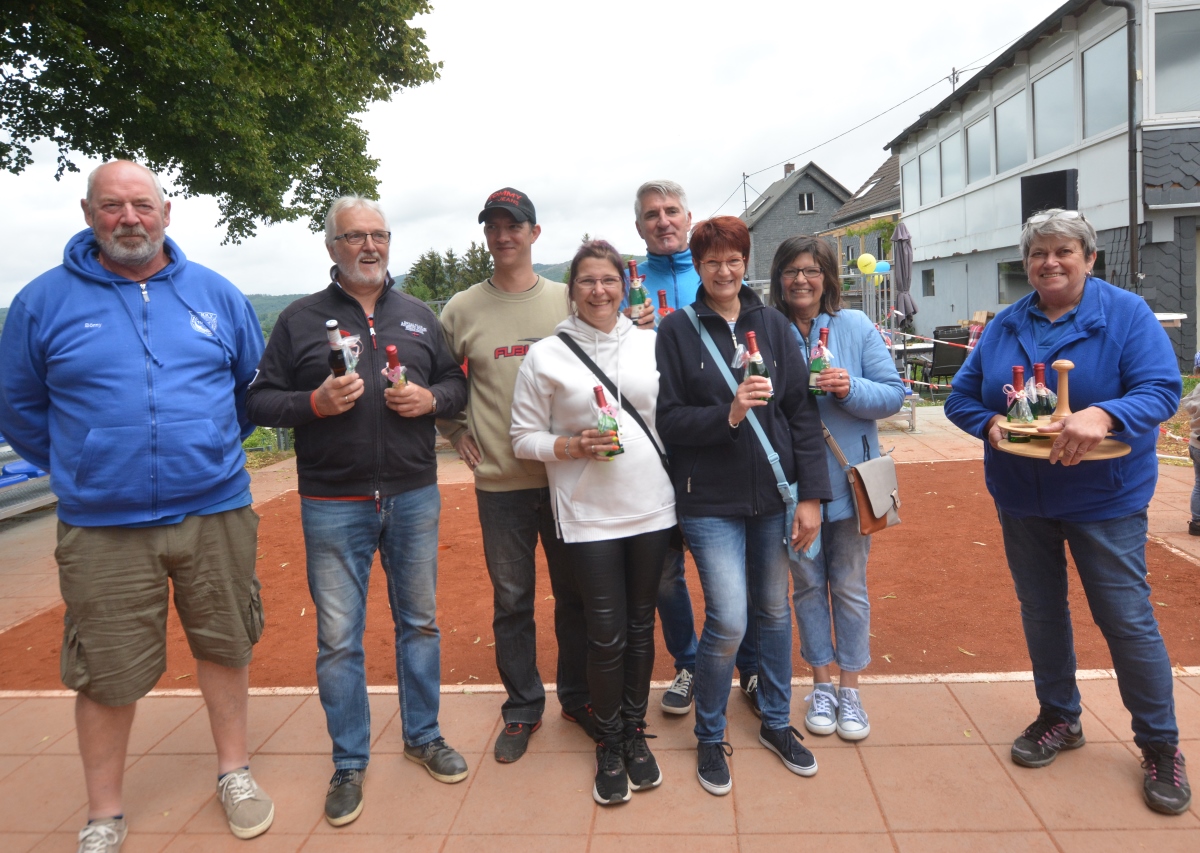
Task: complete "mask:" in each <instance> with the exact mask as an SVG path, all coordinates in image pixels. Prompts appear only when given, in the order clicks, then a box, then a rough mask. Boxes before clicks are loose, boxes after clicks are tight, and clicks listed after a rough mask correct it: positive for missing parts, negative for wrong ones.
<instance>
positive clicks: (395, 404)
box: [383, 382, 435, 418]
mask: <svg viewBox="0 0 1200 853" xmlns="http://www.w3.org/2000/svg"><path fill="white" fill-rule="evenodd" d="M383 401H384V403H385V404H386V405H387V407H388V408H389V409H391V410H392V411H393V412H395V413H396V414H398V415H399V416H400V417H402V418H419V417H423V416H424V415H432V414H433V413H434V410H435V406H434V398H433V392H432V391H430V390H429V389H428V388H422V387H421V386H420V385H417V384H416V383H414V382H405V383H404V384H403V385H401V386H399V387H398V388H396V387H393V388H387V389H385V390H384V392H383Z"/></svg>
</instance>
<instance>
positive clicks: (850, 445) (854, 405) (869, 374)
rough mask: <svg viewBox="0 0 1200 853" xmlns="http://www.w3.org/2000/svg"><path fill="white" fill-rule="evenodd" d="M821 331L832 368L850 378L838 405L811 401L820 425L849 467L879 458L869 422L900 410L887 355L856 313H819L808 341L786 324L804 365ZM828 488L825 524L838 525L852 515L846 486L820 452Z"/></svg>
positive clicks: (900, 395) (900, 391)
mask: <svg viewBox="0 0 1200 853" xmlns="http://www.w3.org/2000/svg"><path fill="white" fill-rule="evenodd" d="M822 327H828V328H829V350H830V352H832V353H833V365H834V367H840V368H842V369H844V370H845V371H847V372H848V373H849V374H850V393H849V394H847V395H846V398H845V399H843V400H839V399H838V398H837V397H834V396H833V395H832V394H826V395H824V396H822V397H817V408H818V409H820V411H821V421H822V422H823V423H824V424H825V426H826V427H828V428H829V432H830V433H831V434H832V435H833V437H834V439H835V440H836V441H837V443H838V446H839V447H841V449H842V453H843V454H844V455H845V457H846V461H847V462H849V463H850V464H851V465H855V464H857V463H859V462H865V461H866V460H868V459H874V458H875V457H877V456H878V455H879V430H878V429H877V428H876V426H875V422H876V421H877V420H879V419H880V418H886V417H889V416H891V415H894V414H896V412H898V411H900V407H901V406H902V405H904V383H903V382H902V381H901V379H900V374H899V373H897V371H896V365H895V364H894V363H893V362H892V355H891V353H890V352H888V348H887V347H886V346H885V345H884V343H883V337H882V336H881V335H880V334H879V330H878V329H876V328H875V324H874V323H872V322H871V320H870V318H869V317H867V315H866V314H864V313H863V312H861V311H855V310H853V309H850V308H843V309H842V310H841V311H838V312H837V314H835V315H833V316H832V317H830V316H829V315H828V314H824V313H822V314H819V315H818V316H817V317H816V318H815V319H814V320H813V322H812V326H811V327H810V328H809V334H808V340H807V341H806V340H805V339H804V336H803V335H801V334H800V330H799V329H797V328H796V326H795V324H793V325H792V327H791V328H792V335H793V336H794V337H795V338H796V342H797V343H798V344H799V345H800V349H801V352H803V353H804V355H805V358H806V360H807V358H808V353H809V352H810V351H811V349H812V346H813V344H815V343H816V342H817V341H818V340H819V339H820V335H821V329H822ZM825 461H826V463H827V464H828V467H829V484H830V486H831V487H832V488H833V500H832V501H831V502H829V503H828V504H825V507H824V509H825V517H824V520H825V521H841V520H842V519H845V518H850V517H851V516H853V515H854V503H853V498H852V497H851V494H850V481H849V480H848V479H847V478H846V473H845V471H843V470H842V465H841V463H840V462H838V461H837V459H836V458H834V455H833V452H832V451H830V450H828V449H827V450H826V453H825Z"/></svg>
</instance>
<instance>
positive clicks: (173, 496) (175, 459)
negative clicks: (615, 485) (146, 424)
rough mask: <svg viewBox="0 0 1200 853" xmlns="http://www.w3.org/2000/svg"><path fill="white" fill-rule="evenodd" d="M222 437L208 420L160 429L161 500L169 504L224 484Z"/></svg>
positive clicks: (160, 427) (159, 490)
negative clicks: (218, 484)
mask: <svg viewBox="0 0 1200 853" xmlns="http://www.w3.org/2000/svg"><path fill="white" fill-rule="evenodd" d="M223 457H224V454H223V453H222V452H221V434H220V432H219V431H218V430H217V425H216V424H215V423H213V422H212V421H211V420H210V419H208V418H203V419H197V420H194V421H176V422H174V423H168V424H161V425H160V426H159V428H158V460H157V461H158V471H157V472H156V473H157V474H158V499H159V501H160V502H169V501H173V500H178V499H180V498H183V497H187V496H190V495H195V494H197V493H198V492H204V491H206V490H207V489H208V488H210V487H211V486H214V485H216V484H217V483H219V482H221V480H222V477H223V474H224V471H223V470H222V468H223V466H222V464H221V463H222V460H223Z"/></svg>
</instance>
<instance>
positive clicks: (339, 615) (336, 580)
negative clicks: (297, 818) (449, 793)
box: [246, 196, 467, 826]
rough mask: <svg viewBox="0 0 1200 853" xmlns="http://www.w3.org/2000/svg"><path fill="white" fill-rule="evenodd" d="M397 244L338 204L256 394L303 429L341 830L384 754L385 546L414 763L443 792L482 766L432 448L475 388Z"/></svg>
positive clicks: (275, 338)
mask: <svg viewBox="0 0 1200 853" xmlns="http://www.w3.org/2000/svg"><path fill="white" fill-rule="evenodd" d="M390 244H391V231H389V230H388V225H387V220H386V219H385V218H384V215H383V210H382V209H381V208H380V206H379V205H378V204H377V203H376V202H374V201H371V200H369V199H365V198H362V197H359V196H347V197H343V198H340V199H338V200H337V201H335V202H334V203H333V204H332V205H331V206H330V208H329V213H328V215H327V216H326V218H325V246H326V248H327V249H328V251H329V256H330V257H331V258H332V259H333V261H334V264H335V265H334V267H333V269H332V270H331V275H332V278H333V281H332V282H331V283H330V284H329V286H328V287H326V288H325V289H324V290H322V291H320V292H319V293H315V294H313V295H311V296H306V297H304V298H303V299H298V300H296V301H295V302H293V303H292V304H291V305H289V306H288V307H287V308H285V309H284V310H283V312H282V313H281V314H280V315H279V320H278V321H277V322H276V324H275V328H274V329H273V330H272V332H271V340H270V341H269V342H268V343H267V349H266V352H265V353H264V354H263V358H262V362H261V363H260V365H259V372H258V376H257V377H255V379H254V382H253V383H252V384H251V385H250V389H249V391H248V393H247V397H246V406H247V408H248V410H249V412H250V417H251V420H253V421H254V423H257V424H260V425H262V426H271V427H294V428H295V430H296V470H297V474H298V475H299V491H300V505H301V510H300V512H301V515H300V518H301V523H302V525H303V528H304V547H305V551H306V552H307V556H308V588H309V592H310V593H311V594H312V597H313V603H314V604H315V605H316V610H317V614H316V615H317V688H318V690H319V692H320V695H321V705H322V706H323V707H324V708H325V720H326V725H327V728H328V730H329V736H330V738H331V739H332V741H333V767H334V772H333V778H332V779H331V780H330V783H329V789H328V791H327V793H326V796H325V819H326V820H327V821H328V822H329V823H330V824H332V825H333V826H343V825H345V824H348V823H350V822H351V821H353V820H354V819H355V818H357V817H358V816H359V814H360V813H361V812H362V808H363V778H364V774H365V771H366V768H367V763H368V761H369V759H370V752H371V717H370V706H369V705H368V703H367V681H366V669H365V666H364V658H363V631H364V629H365V628H366V607H367V588H368V583H369V580H370V574H371V562H372V560H373V559H374V557H375V552H376V551H379V553H380V556H381V558H382V562H383V570H384V573H385V574H386V575H387V586H388V601H389V602H390V604H391V608H392V619H393V621H394V622H395V626H396V635H395V637H396V638H395V651H396V672H397V673H398V675H399V678H398V680H399V698H400V720H401V723H402V730H403V736H404V754H405V756H406V757H408V758H409V759H411V760H412V761H415V762H417V763H418V764H421V765H423V766H424V767H425V769H426V770H428V771H429V773H430V775H432V776H433V778H435V779H437V780H438V781H439V782H459V781H461V780H463V779H465V778H466V776H467V763H466V762H465V761H464V760H463V758H462V756H460V755H459V754H458V753H457V752H455V751H454V750H453V749H452V748H450V746H448V745H447V744H446V741H445V740H444V739H443V738H442V733H441V730H440V728H439V726H438V708H439V698H440V687H441V637H440V635H439V633H438V627H437V602H436V600H435V596H434V591H435V588H436V586H437V547H438V543H437V539H438V517H439V514H440V510H441V498H440V496H439V492H438V487H437V458H436V456H435V455H434V449H433V444H434V426H433V423H434V417H435V415H436V416H438V417H441V416H443V415H444V416H446V417H453V416H454V415H456V414H458V412H459V411H460V410H461V409H462V408H463V406H464V405H466V400H467V383H466V377H465V376H464V375H463V372H462V369H461V368H460V367H459V365H458V363H457V362H456V361H455V360H454V358H453V357H452V356H451V354H450V350H449V349H448V348H447V346H446V343H445V340H444V339H443V336H442V327H441V325H440V324H439V323H438V320H437V318H436V317H435V316H434V315H433V312H432V311H430V310H429V308H428V307H426V305H425V303H423V302H421V301H419V300H417V299H414V298H413V297H411V296H409V295H408V294H407V293H404V292H403V291H401V290H398V289H396V288H395V287H394V282H393V280H392V277H391V276H390V275H389V274H388V271H387V262H388V250H389V248H390ZM330 322H332V323H334V329H335V331H334V333H335V334H338V333H339V331H338V330H340V335H341V340H342V341H344V342H345V343H346V344H347V346H346V347H340V348H341V349H342V350H343V352H345V353H347V354H349V355H351V356H352V355H353V354H357V355H358V363H357V365H354V364H351V363H350V362H351V361H353V357H351V358H349V359H348V360H347V367H348V368H349V369H348V370H347V371H346V372H345V375H343V376H335V375H333V373H332V372H331V370H330V358H329V357H330V353H331V351H332V349H331V346H330V342H329V339H328V338H327V336H326V330H327V325H326V324H327V323H330ZM352 338H357V341H356V342H354V341H352V340H351V339H352ZM389 345H391V346H395V347H396V351H397V355H398V356H399V360H400V363H401V365H403V366H404V368H405V370H406V374H405V376H404V377H403V381H401V382H398V383H397V382H396V381H395V380H396V379H398V378H399V377H397V376H396V375H394V374H393V375H392V376H390V377H386V376H384V375H383V373H384V371H386V370H387V369H388V368H387V364H388V360H387V357H386V355H385V353H386V350H387V348H388V347H389Z"/></svg>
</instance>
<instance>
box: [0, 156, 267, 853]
mask: <svg viewBox="0 0 1200 853" xmlns="http://www.w3.org/2000/svg"><path fill="white" fill-rule="evenodd" d="M82 206H83V215H84V219H85V221H86V222H87V224H88V226H89V227H88V228H87V229H85V230H84V231H81V232H79V233H78V234H76V235H75V236H74V237H72V238H71V240H70V242H68V244H67V248H66V251H65V252H64V256H63V264H62V266H59V267H56V268H54V269H52V270H50V271H49V272H47V273H45V274H43V275H41V276H39V277H38V278H36V279H34V281H33V282H31V283H30V284H29V285H28V286H26V287H25V288H24V289H23V290H22V291H21V292H20V293H19V294H18V295H17V297H16V299H15V300H13V303H12V306H11V308H10V309H9V312H8V320H7V322H6V323H5V327H4V334H3V337H0V399H2V402H3V405H0V430H2V431H3V433H4V435H5V436H6V437H7V438H8V441H9V443H10V444H11V445H12V447H13V449H14V450H16V451H17V453H18V454H20V455H21V457H22V458H24V459H26V460H27V461H29V462H32V463H33V464H35V465H37V466H38V467H39V468H43V469H45V470H47V471H49V472H50V475H51V477H52V478H53V484H54V491H55V494H57V495H58V499H59V503H58V517H59V525H58V548H57V550H56V552H55V556H56V558H57V560H58V566H59V583H60V587H61V589H62V596H63V600H64V601H65V602H66V605H67V610H66V616H65V618H64V634H63V648H62V658H61V669H62V680H63V683H64V684H65V685H66V686H67V687H69V688H71V689H72V690H76V691H78V695H77V697H76V703H75V723H76V730H77V733H78V736H79V753H80V757H81V758H82V759H83V771H84V778H85V781H86V784H87V792H88V824H87V826H85V827H84V828H83V830H81V831H80V833H79V849H80V850H85V849H86V850H88V851H106V853H113V852H114V851H116V850H119V849H120V846H121V842H122V841H123V840H124V838H125V832H126V824H125V819H124V816H123V814H124V807H123V804H122V801H121V786H122V781H123V777H124V767H125V752H126V747H127V744H128V741H129V732H130V727H131V725H132V723H133V717H134V709H135V707H136V703H137V700H138V699H139V698H141V697H142V696H144V695H146V693H148V692H149V691H150V690H151V688H153V687H154V685H155V683H156V682H157V681H158V679H159V677H160V676H161V675H162V674H163V672H165V670H166V617H167V596H168V592H169V588H168V583H167V581H168V579H170V581H171V585H172V586H173V587H174V598H175V607H176V610H177V611H178V614H179V617H180V621H181V622H182V623H183V627H184V631H185V633H186V634H187V638H188V644H189V646H190V647H191V651H192V655H193V656H194V657H195V658H196V666H197V681H198V683H199V685H200V690H201V693H203V695H204V701H205V705H206V706H207V709H208V716H209V722H210V723H211V726H212V731H213V739H214V741H215V742H216V747H217V772H218V774H219V775H218V782H217V793H218V799H219V800H220V802H221V804H222V806H223V807H224V809H225V814H226V818H227V820H228V822H229V827H230V829H231V830H232V831H233V833H234V835H236V836H238V837H239V838H253V837H254V836H256V835H260V834H262V833H263V832H266V831H267V829H268V827H270V825H271V821H272V820H273V818H274V815H275V807H274V805H273V803H272V802H271V799H270V798H269V797H267V795H266V794H264V793H263V792H262V790H261V789H260V788H259V787H258V785H257V784H256V783H255V781H254V778H253V776H251V775H250V769H249V758H248V753H247V746H246V720H247V708H248V686H249V664H250V657H251V651H252V649H253V646H254V644H255V643H256V642H257V641H258V638H259V636H260V634H261V632H262V628H263V613H262V601H261V599H260V598H259V583H258V579H257V577H256V576H255V573H254V561H255V547H256V544H257V528H258V516H257V515H256V514H255V512H254V510H253V509H251V506H250V503H251V498H250V477H249V475H248V474H247V473H246V470H245V455H244V454H243V452H242V445H241V442H242V440H243V439H244V438H245V437H246V436H247V435H249V433H250V431H251V430H252V429H253V427H252V426H251V424H250V421H249V420H248V418H247V417H246V410H245V405H244V400H245V393H246V386H247V385H248V384H249V383H250V380H251V378H252V377H253V376H254V370H255V367H256V366H257V364H258V360H259V357H260V356H261V354H262V351H263V338H262V329H261V327H260V326H259V323H258V319H257V317H256V316H255V314H254V309H253V308H252V307H251V306H250V303H249V301H248V300H247V299H246V297H245V296H243V295H242V294H241V293H240V292H239V291H238V290H237V289H236V288H235V287H234V286H233V285H232V284H230V282H228V281H227V280H226V279H224V278H222V277H221V276H219V275H217V274H216V273H215V272H213V271H212V270H209V269H206V268H205V267H202V266H200V265H199V264H195V263H189V262H188V260H187V258H186V257H184V254H183V252H182V251H180V249H179V247H178V246H176V245H175V243H174V242H173V241H172V240H171V239H170V238H168V237H167V236H166V234H165V232H164V229H165V228H166V226H167V225H168V224H169V223H170V221H171V205H170V202H168V201H166V198H165V196H164V195H163V191H162V187H161V185H160V184H159V182H158V178H157V177H156V176H155V175H154V174H153V173H152V172H150V171H149V170H148V169H146V168H144V167H143V166H140V165H138V164H136V163H131V162H128V161H123V160H117V161H113V162H109V163H105V164H104V165H102V166H100V167H99V168H97V169H96V170H95V171H94V172H92V174H91V175H90V176H89V177H88V187H87V198H85V199H84V200H83V201H82Z"/></svg>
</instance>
